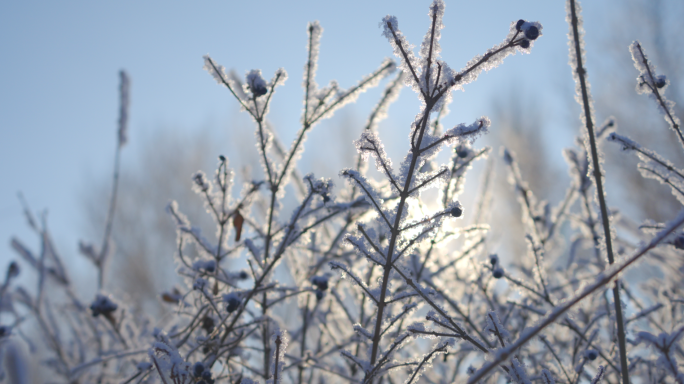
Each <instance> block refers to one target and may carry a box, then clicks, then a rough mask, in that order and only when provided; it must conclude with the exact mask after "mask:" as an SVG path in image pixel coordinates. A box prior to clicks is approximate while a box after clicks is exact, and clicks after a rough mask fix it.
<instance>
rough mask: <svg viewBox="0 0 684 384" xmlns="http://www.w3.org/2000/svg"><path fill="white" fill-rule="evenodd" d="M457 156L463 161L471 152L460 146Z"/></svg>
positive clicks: (457, 148)
mask: <svg viewBox="0 0 684 384" xmlns="http://www.w3.org/2000/svg"><path fill="white" fill-rule="evenodd" d="M456 154H457V155H458V157H460V158H461V159H463V158H466V157H468V155H469V154H470V151H468V148H467V147H464V146H462V145H459V146H458V147H456Z"/></svg>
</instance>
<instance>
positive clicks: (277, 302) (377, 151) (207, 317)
mask: <svg viewBox="0 0 684 384" xmlns="http://www.w3.org/2000/svg"><path fill="white" fill-rule="evenodd" d="M444 11H445V4H444V1H442V0H434V1H433V2H432V4H431V5H430V7H429V9H428V16H429V24H428V30H427V33H426V34H425V37H424V38H423V41H422V43H421V44H420V47H419V49H418V51H417V52H414V47H413V46H412V45H411V44H410V43H409V42H408V38H407V37H406V36H405V35H404V34H403V33H402V32H401V30H400V28H399V23H398V20H397V18H396V17H393V16H387V17H385V18H383V19H382V21H381V22H380V28H381V31H382V36H384V37H385V38H387V39H388V41H389V43H390V46H391V47H392V49H393V51H394V54H395V56H397V58H398V60H399V64H398V65H397V64H395V63H394V61H392V60H390V59H385V60H383V61H382V62H381V64H380V66H379V67H378V68H377V69H376V70H375V71H373V72H371V73H370V74H368V75H367V76H365V77H363V78H362V79H361V81H359V83H357V84H356V85H354V86H351V87H349V88H342V86H341V85H339V84H338V83H336V82H334V81H333V82H330V83H329V84H328V85H327V86H324V87H320V86H319V85H318V84H317V83H316V69H317V63H318V56H319V53H320V43H321V36H322V32H323V29H322V27H321V26H320V25H319V23H318V22H312V23H310V24H309V25H308V27H307V33H308V41H307V48H308V49H307V58H306V63H305V66H304V78H303V80H302V85H303V88H304V92H303V93H304V98H303V110H302V116H301V120H300V124H301V128H300V130H299V132H298V133H297V134H296V136H295V138H294V140H293V142H292V143H291V144H290V146H289V147H287V146H285V145H284V144H283V143H282V142H281V141H280V140H279V138H278V134H277V132H276V130H275V129H274V128H273V126H272V124H271V123H270V122H269V120H268V118H267V116H268V112H269V106H270V103H271V101H272V99H273V97H275V91H276V89H277V88H278V87H280V86H282V85H284V83H285V81H286V79H287V73H286V71H285V70H284V69H279V70H277V71H276V72H275V73H274V74H273V76H272V77H271V78H270V80H266V78H264V76H263V74H262V73H261V71H260V70H256V69H255V70H251V71H248V72H247V73H246V75H245V77H244V78H240V77H239V76H237V75H236V74H235V73H234V72H227V71H226V70H225V69H224V67H222V66H221V65H219V64H218V63H216V62H215V61H214V60H213V59H212V58H211V57H209V56H205V58H204V68H205V70H207V71H208V72H209V74H210V75H211V76H212V77H213V78H214V79H215V80H216V81H217V82H218V83H219V84H220V85H221V86H224V87H226V88H227V89H228V91H229V92H230V93H231V94H232V95H233V97H235V99H236V100H237V103H238V104H239V105H240V107H241V108H242V110H243V111H244V112H246V113H247V114H248V115H249V116H251V118H252V120H253V122H254V126H255V141H256V147H255V149H256V151H257V152H258V154H259V159H260V163H261V170H262V174H261V176H260V177H259V178H257V179H256V180H249V181H246V182H245V183H244V184H243V185H241V186H238V187H240V191H239V192H235V193H234V192H233V188H234V187H235V185H234V184H236V183H235V178H234V174H233V171H232V170H231V168H230V167H229V161H228V159H227V158H226V157H225V156H223V155H220V156H219V157H218V166H217V169H216V171H215V172H214V173H213V174H212V175H208V174H206V173H204V172H202V171H198V172H196V173H194V174H193V175H188V176H189V177H188V180H187V182H188V183H192V186H193V190H194V191H195V192H196V193H197V195H198V196H199V198H200V199H202V200H203V201H204V203H205V207H206V211H207V214H208V215H210V216H211V217H212V218H213V220H214V224H215V228H216V231H215V233H214V234H208V233H206V232H205V231H202V230H201V229H200V228H199V227H198V226H196V225H193V223H192V222H190V220H189V219H188V217H186V216H185V215H184V214H183V210H182V209H183V207H180V206H179V204H177V203H176V202H171V203H170V204H168V206H167V211H168V213H169V216H170V218H171V219H172V220H173V222H174V223H175V224H176V228H177V248H176V249H177V252H176V255H175V261H176V264H177V273H178V275H179V276H181V277H182V278H183V280H184V285H183V286H182V287H175V288H172V289H170V290H169V291H167V292H162V293H161V295H160V297H161V300H163V302H165V303H166V304H167V305H168V306H169V309H170V310H171V312H170V314H169V315H168V316H164V317H163V318H162V319H154V320H152V319H149V318H147V317H146V316H145V314H143V313H138V312H137V311H135V310H134V309H132V308H131V306H130V305H129V304H130V303H128V300H126V298H125V297H119V296H117V295H116V294H115V293H111V292H106V291H105V289H106V288H107V287H108V285H109V284H108V278H111V276H110V275H108V274H107V266H108V260H109V259H110V257H111V255H112V254H113V252H112V249H113V246H114V244H112V241H111V233H112V228H113V226H112V223H113V220H114V215H115V212H116V202H117V194H118V177H119V158H120V154H121V150H122V148H123V146H124V144H125V143H126V141H127V119H128V104H129V91H130V81H129V79H128V76H126V75H125V74H124V73H123V72H122V74H121V88H120V118H119V126H118V134H117V137H118V138H117V148H116V156H115V171H114V177H113V180H114V183H113V186H112V194H111V200H110V204H109V206H108V208H109V209H108V215H107V218H106V222H105V233H104V236H103V241H102V245H101V246H100V247H99V248H98V247H96V246H95V245H92V244H90V243H85V242H81V244H80V245H79V249H80V252H81V254H82V255H84V256H85V257H86V258H87V259H88V260H90V261H91V262H92V263H93V265H94V266H95V268H96V271H97V274H98V279H97V287H95V288H96V289H93V292H92V293H88V295H89V296H87V297H82V296H84V294H83V293H81V292H77V291H76V290H75V288H74V281H73V279H72V278H71V277H70V275H69V273H68V272H69V270H68V269H67V268H66V264H65V263H64V262H63V258H62V257H61V256H60V254H59V253H58V252H57V249H56V247H55V246H54V243H53V241H52V239H51V237H50V232H49V231H48V228H47V219H46V217H45V216H41V217H40V218H39V220H38V219H36V217H35V216H34V215H33V214H32V213H31V211H30V210H29V209H28V206H27V205H26V204H25V207H26V209H25V212H26V218H27V221H28V223H29V226H30V227H31V228H32V229H33V230H34V231H35V232H36V234H37V235H38V237H39V240H40V251H39V252H34V251H32V250H31V249H30V248H29V247H27V246H26V245H24V243H22V242H21V241H19V240H18V239H14V240H13V242H12V246H13V248H14V249H15V251H16V252H17V253H18V254H19V255H20V256H21V257H22V258H23V260H24V264H27V265H28V266H29V267H30V269H33V270H35V272H36V274H37V277H38V278H37V286H36V288H35V290H34V291H31V290H28V289H26V288H24V287H23V286H21V284H19V283H18V281H17V276H18V275H19V273H20V270H21V269H22V268H21V267H20V265H19V264H18V263H16V262H13V263H11V264H10V265H9V267H8V270H7V273H6V276H5V280H4V283H3V284H2V286H0V300H1V302H0V310H2V311H3V315H6V316H5V317H3V318H2V319H3V324H2V325H0V352H4V351H11V349H10V348H5V345H6V343H8V340H11V339H21V340H25V342H26V343H27V345H29V347H30V348H31V349H32V350H33V351H39V352H40V353H41V354H42V355H41V357H43V356H44V357H45V363H46V365H47V366H48V367H49V368H51V369H52V370H53V372H54V373H55V375H54V380H55V381H60V382H69V383H90V382H122V383H164V384H171V383H174V384H180V383H194V384H212V383H242V384H253V383H259V382H265V383H272V384H277V383H290V382H291V383H299V384H302V383H314V382H347V383H368V384H371V383H397V382H402V383H408V384H410V383H417V382H434V383H451V382H468V383H475V382H504V381H506V382H514V383H524V384H527V383H532V382H542V383H545V384H555V383H564V384H576V383H579V382H591V383H599V382H601V381H602V380H605V381H606V382H618V381H622V382H623V383H625V384H627V383H628V382H629V381H630V380H632V381H634V382H645V381H648V382H661V381H663V380H675V381H676V382H678V383H682V377H684V376H683V375H684V373H682V372H684V369H683V368H682V367H680V363H679V362H681V361H683V360H682V358H683V357H684V350H683V349H682V345H681V339H682V337H681V336H682V334H683V331H682V330H683V329H684V328H682V325H681V324H682V322H683V321H684V311H683V309H682V304H684V299H683V297H684V296H682V287H681V281H682V278H683V276H682V274H683V273H684V263H683V262H682V257H681V250H682V249H684V233H682V232H681V230H680V227H681V225H682V223H684V213H680V214H678V215H677V214H674V213H673V215H672V219H671V220H670V221H669V222H666V223H659V222H654V221H647V222H645V223H643V224H641V225H638V224H635V223H633V222H631V221H630V220H628V219H627V218H624V217H618V215H617V213H616V211H615V210H614V209H610V208H609V207H608V204H607V194H606V193H605V179H606V177H607V175H605V173H604V172H603V169H602V157H601V148H600V143H602V142H603V141H605V140H608V141H614V142H617V143H619V144H620V145H621V146H622V147H623V149H625V150H628V151H631V152H634V153H635V154H636V155H637V156H638V157H639V159H640V160H641V163H640V164H639V169H640V170H641V172H642V174H643V175H644V176H646V177H649V178H654V179H656V180H659V181H660V182H661V183H663V184H665V185H667V186H668V187H669V188H671V190H672V193H673V194H675V196H676V197H677V198H678V199H679V200H680V202H684V176H683V175H684V171H682V170H680V168H678V167H677V166H675V165H674V164H673V163H672V162H670V161H669V160H667V159H665V158H664V157H663V156H661V155H659V154H658V153H657V152H656V151H654V150H651V149H647V148H644V147H643V146H641V145H640V144H638V143H636V142H635V141H633V140H630V139H629V138H627V137H625V136H621V135H619V134H617V133H616V132H615V130H616V129H617V124H616V122H615V121H614V120H613V119H608V120H606V122H605V123H603V124H600V125H596V121H597V120H596V118H595V116H594V115H595V111H594V110H593V104H592V100H591V93H590V87H589V82H588V79H587V71H586V69H585V67H584V64H583V63H584V60H585V52H584V46H583V44H584V43H583V29H582V20H581V12H580V9H579V5H578V4H576V2H575V1H574V0H568V4H567V14H568V15H567V16H568V17H567V21H568V26H569V29H570V33H569V44H570V65H571V68H572V73H573V77H574V79H575V81H576V85H577V100H578V101H579V103H580V106H581V107H582V114H581V120H582V124H583V127H582V130H581V134H580V135H579V136H580V137H579V138H578V139H577V141H576V147H575V148H570V149H567V150H566V151H565V157H566V160H567V162H568V165H569V173H570V176H571V181H570V183H569V185H568V188H567V191H566V193H565V196H564V197H563V198H562V199H561V200H560V201H559V202H556V203H555V204H551V203H550V202H548V201H545V200H542V199H540V198H538V197H537V196H536V195H535V193H534V191H533V190H532V189H531V188H530V186H529V185H528V184H527V182H526V181H525V174H524V172H523V171H522V170H521V168H520V166H519V164H518V158H517V156H516V154H515V153H513V152H512V151H510V150H508V149H506V148H503V149H501V155H502V160H503V163H504V165H505V167H506V169H507V172H508V178H509V181H510V182H511V186H512V187H513V188H514V190H515V193H516V195H517V198H518V202H519V205H520V208H521V224H520V225H521V226H522V227H523V228H524V230H525V234H526V235H525V241H526V242H527V244H528V250H527V253H526V254H523V255H516V257H515V259H514V260H507V259H506V258H505V257H500V256H499V255H503V253H504V252H499V250H497V249H495V245H494V244H492V241H491V239H490V238H489V233H490V229H492V228H493V227H496V226H500V225H502V224H501V223H499V222H496V221H494V220H491V218H490V217H491V215H492V212H491V211H492V206H491V199H488V197H487V196H488V195H489V192H490V191H489V189H490V188H491V184H490V183H489V180H490V179H491V178H492V177H493V175H492V174H491V172H490V171H487V172H486V173H485V175H484V177H483V182H482V187H481V193H480V194H479V196H478V198H477V200H476V201H475V202H472V203H471V202H466V201H463V202H462V201H459V197H460V196H461V195H462V193H463V191H464V190H465V188H466V175H467V174H468V171H469V170H470V169H472V167H473V164H474V163H475V162H476V161H478V160H482V159H485V158H487V157H488V156H489V154H491V153H492V150H491V148H489V147H484V148H478V147H476V145H475V141H476V139H477V138H478V137H479V136H480V135H483V134H485V133H487V132H488V131H489V128H490V126H491V125H492V122H491V121H490V120H489V119H488V118H487V117H481V118H479V119H476V120H475V121H474V122H473V123H471V124H458V125H455V126H453V127H451V128H445V127H444V126H443V119H444V117H445V116H446V115H447V114H448V112H449V111H448V105H449V102H450V101H451V92H452V91H454V90H464V89H465V86H466V85H467V84H469V83H472V82H474V81H475V80H476V79H477V78H478V76H479V75H480V74H482V72H483V71H488V70H490V69H493V68H495V67H497V66H498V65H499V64H501V63H502V61H503V60H504V58H505V57H507V56H508V55H511V54H515V53H517V52H521V53H530V52H531V49H532V47H533V45H534V44H535V43H536V41H537V40H538V39H539V38H540V37H541V36H542V32H543V29H542V26H541V24H540V23H538V22H532V21H527V20H522V19H521V20H517V21H513V22H511V24H510V25H509V26H508V31H507V34H506V36H505V37H504V39H503V41H502V42H501V43H499V44H497V45H495V46H494V47H492V48H490V49H489V50H487V51H485V53H484V54H482V55H478V56H476V57H475V58H473V59H472V60H471V61H469V62H468V63H467V64H466V65H465V66H464V67H463V68H462V69H460V70H454V69H452V68H450V66H449V65H448V64H447V63H446V62H444V61H443V60H441V59H440V52H441V48H440V45H439V42H440V38H441V30H442V28H443V25H442V19H443V16H444ZM502 29H503V28H502ZM502 32H503V31H502ZM631 51H632V54H633V56H634V59H635V65H636V67H637V70H638V71H639V77H638V79H637V90H638V91H639V92H642V93H648V94H650V95H652V96H653V98H654V99H655V100H656V102H657V103H658V106H659V108H660V109H661V111H662V112H663V113H664V115H665V119H666V121H667V122H668V125H670V127H671V128H672V129H673V130H674V131H675V132H677V133H678V135H679V136H680V138H681V131H680V130H679V120H678V119H677V117H676V116H675V115H674V109H673V105H672V103H671V102H669V101H668V100H667V99H666V98H665V95H664V92H665V90H666V88H667V86H668V84H669V83H668V80H667V78H665V77H664V76H663V75H659V74H657V73H656V72H655V67H654V66H653V65H652V64H651V63H650V62H649V61H648V59H647V57H646V55H645V53H644V50H643V48H642V47H641V45H640V44H638V43H634V44H633V45H632V47H631ZM397 69H399V70H398V71H397ZM394 72H396V74H395V75H394V78H393V79H391V80H389V81H388V82H387V84H386V88H385V91H384V92H383V93H382V95H381V98H380V100H379V101H378V103H377V105H376V106H375V108H374V109H373V110H372V112H371V114H370V116H369V118H368V120H367V122H366V124H365V127H364V129H363V131H362V133H361V134H360V137H359V139H358V140H356V141H355V142H354V145H355V146H356V149H357V151H358V158H357V159H356V161H355V163H354V164H351V165H352V167H350V168H346V169H343V170H342V171H341V172H340V177H341V178H342V179H343V180H344V181H346V183H340V184H341V185H337V186H335V185H334V183H333V181H332V180H328V179H321V178H316V177H315V176H314V175H312V174H309V175H304V176H302V175H300V173H299V171H298V169H297V161H298V159H299V158H300V156H301V154H302V152H303V150H304V143H305V141H306V136H307V134H308V132H309V131H311V130H312V129H313V128H314V127H315V126H316V125H317V124H318V123H319V122H320V121H321V120H323V119H326V118H329V117H331V116H332V115H333V114H334V112H335V111H336V110H338V109H339V108H341V107H343V106H344V105H345V104H347V103H350V102H353V101H354V100H355V99H356V98H357V97H358V96H359V94H360V93H362V92H364V91H365V90H367V89H368V88H369V87H373V86H377V85H378V84H379V83H380V82H381V81H383V79H384V78H386V77H388V76H389V75H391V74H392V73H394ZM404 85H406V86H408V87H410V88H411V89H412V90H413V91H414V92H415V93H416V95H417V96H418V98H419V100H420V101H421V105H420V110H419V111H418V113H417V115H416V117H415V119H414V120H413V121H412V122H410V123H408V124H406V127H405V128H406V130H405V134H406V137H407V138H408V150H407V152H406V155H405V156H404V158H403V159H401V161H400V162H398V164H396V165H395V163H393V162H392V161H391V160H390V158H389V157H388V156H387V154H386V150H385V147H384V144H383V142H382V140H381V134H380V132H378V129H377V128H378V122H379V121H381V120H382V119H383V118H385V117H386V114H387V112H388V110H389V106H390V105H391V103H392V102H393V101H394V100H396V98H397V96H398V94H399V92H400V91H401V89H402V87H403V86H404ZM399 129H400V128H395V131H393V132H396V131H398V130H399ZM683 143H684V140H683ZM445 146H450V147H452V148H453V150H451V152H452V153H451V156H450V157H449V158H448V161H447V163H445V164H442V165H438V164H436V159H437V156H438V154H439V153H440V151H441V150H442V149H443V148H444V147H445ZM370 157H372V158H373V160H374V165H375V167H376V168H377V170H378V172H379V175H380V177H379V178H378V179H374V178H372V177H370V176H369V175H368V172H367V168H368V165H369V160H370ZM488 170H491V168H490V167H488ZM469 188H470V186H469ZM431 189H436V191H431ZM287 193H293V194H294V198H289V197H288V196H286V195H287ZM432 193H434V194H436V195H437V198H436V199H434V198H428V197H427V196H431V195H430V194H432ZM432 196H434V195H432ZM288 198H289V200H288ZM287 201H296V203H294V206H290V205H288V203H287ZM566 244H567V246H566ZM502 251H503V250H502ZM637 263H641V265H648V266H652V267H653V268H654V269H655V270H657V271H658V273H659V275H658V276H659V278H658V279H657V281H655V279H648V278H647V277H645V278H644V281H642V282H631V281H625V279H624V278H622V277H623V275H621V274H622V272H623V271H625V270H626V269H627V268H629V267H630V266H632V265H634V264H637ZM5 319H10V321H9V322H7V323H4V321H5ZM151 324H154V325H151ZM30 327H35V328H30ZM29 331H30V332H29ZM32 334H38V335H40V336H39V337H32V336H33V335H32ZM655 335H658V336H655ZM640 343H641V345H640ZM8 353H9V352H8ZM1 373H2V372H0V379H2V377H3V375H2V374H1ZM670 376H671V378H668V377H670Z"/></svg>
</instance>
